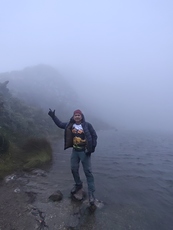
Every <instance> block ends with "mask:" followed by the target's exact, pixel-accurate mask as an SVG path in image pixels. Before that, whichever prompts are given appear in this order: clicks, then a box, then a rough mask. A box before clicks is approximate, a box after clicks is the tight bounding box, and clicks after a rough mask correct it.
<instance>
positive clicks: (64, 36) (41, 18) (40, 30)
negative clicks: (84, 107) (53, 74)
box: [0, 0, 173, 130]
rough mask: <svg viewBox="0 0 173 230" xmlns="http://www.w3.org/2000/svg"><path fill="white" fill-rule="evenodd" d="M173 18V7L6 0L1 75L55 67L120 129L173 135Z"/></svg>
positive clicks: (168, 0) (0, 33)
mask: <svg viewBox="0 0 173 230" xmlns="http://www.w3.org/2000/svg"><path fill="white" fill-rule="evenodd" d="M172 12H173V1H172V0H164V1H163V0H160V1H159V0H143V1H142V0H141V1H140V0H138V1H137V0H131V1H128V0H121V1H120V0H119V1H115V0H112V1H111V0H107V1H106V0H105V1H103V0H93V1H90V0H88V1H82V0H73V1H72V0H68V1H66V0H63V1H62V0H61V1H58V0H49V1H48V0H37V1H35V0H28V1H23V0H15V1H14V0H1V1H0V72H4V71H11V70H20V69H23V68H24V67H26V66H30V65H37V64H40V63H43V64H50V65H52V66H54V67H56V68H57V69H58V70H59V72H61V74H62V75H63V74H64V75H66V76H68V77H69V80H70V82H71V84H72V85H74V86H75V85H76V83H78V85H80V86H81V87H77V90H78V91H79V92H80V93H82V95H83V96H82V97H83V100H84V102H86V103H91V108H92V109H93V111H94V108H95V106H97V109H96V110H95V112H100V113H102V114H103V117H104V118H106V119H110V121H111V122H113V123H115V124H117V125H118V126H119V127H127V128H147V129H148V128H154V129H172V130H173V119H172V118H173V102H172V101H173V13H172ZM85 86H86V88H85ZM89 95H90V98H91V99H89Z"/></svg>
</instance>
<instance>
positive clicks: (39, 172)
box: [31, 169, 47, 177]
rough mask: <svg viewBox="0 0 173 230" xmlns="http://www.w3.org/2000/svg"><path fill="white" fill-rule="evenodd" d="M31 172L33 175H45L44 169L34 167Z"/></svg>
mask: <svg viewBox="0 0 173 230" xmlns="http://www.w3.org/2000/svg"><path fill="white" fill-rule="evenodd" d="M31 173H32V174H33V175H36V176H42V177H46V176H47V173H46V172H45V171H44V170H41V169H34V170H32V171H31Z"/></svg>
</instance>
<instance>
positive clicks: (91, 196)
mask: <svg viewBox="0 0 173 230" xmlns="http://www.w3.org/2000/svg"><path fill="white" fill-rule="evenodd" d="M94 202H95V197H94V194H93V192H90V193H89V203H90V205H94Z"/></svg>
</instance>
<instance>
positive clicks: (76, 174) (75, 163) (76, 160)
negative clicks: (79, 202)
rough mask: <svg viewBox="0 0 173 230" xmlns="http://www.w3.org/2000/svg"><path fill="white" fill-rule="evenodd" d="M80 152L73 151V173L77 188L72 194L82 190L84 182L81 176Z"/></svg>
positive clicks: (75, 187)
mask: <svg viewBox="0 0 173 230" xmlns="http://www.w3.org/2000/svg"><path fill="white" fill-rule="evenodd" d="M78 154H79V152H77V151H75V150H74V149H73V151H72V154H71V172H72V174H73V178H74V181H75V186H74V188H73V189H72V191H71V193H73V194H74V193H76V192H77V191H78V190H79V189H81V188H82V181H81V179H80V176H79V162H80V158H79V156H78Z"/></svg>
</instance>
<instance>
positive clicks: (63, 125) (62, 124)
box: [52, 116, 67, 129]
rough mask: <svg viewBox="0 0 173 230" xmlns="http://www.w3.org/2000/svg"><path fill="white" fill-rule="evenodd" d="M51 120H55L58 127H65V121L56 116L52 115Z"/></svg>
mask: <svg viewBox="0 0 173 230" xmlns="http://www.w3.org/2000/svg"><path fill="white" fill-rule="evenodd" d="M52 120H53V121H54V122H55V124H56V125H57V126H58V127H59V128H61V129H65V127H66V125H67V122H61V121H60V120H59V119H58V118H57V116H54V117H53V118H52Z"/></svg>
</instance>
